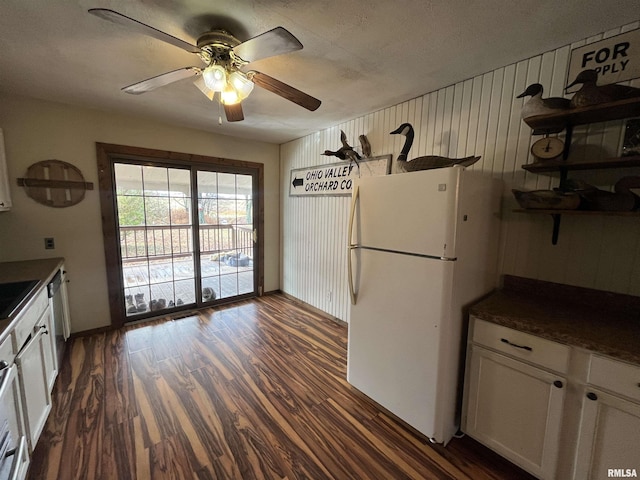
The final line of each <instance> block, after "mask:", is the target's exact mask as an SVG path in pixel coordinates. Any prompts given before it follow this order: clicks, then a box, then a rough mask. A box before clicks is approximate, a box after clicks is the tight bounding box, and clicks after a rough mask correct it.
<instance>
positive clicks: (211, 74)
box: [202, 65, 227, 92]
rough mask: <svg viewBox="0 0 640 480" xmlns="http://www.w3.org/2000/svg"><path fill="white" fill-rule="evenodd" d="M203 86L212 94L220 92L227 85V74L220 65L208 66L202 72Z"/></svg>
mask: <svg viewBox="0 0 640 480" xmlns="http://www.w3.org/2000/svg"><path fill="white" fill-rule="evenodd" d="M202 78H203V79H204V84H205V85H206V86H207V87H209V89H211V90H213V91H214V92H222V91H223V90H224V88H225V86H226V84H227V72H226V71H225V69H224V67H222V66H220V65H209V66H208V67H207V68H205V69H204V71H203V72H202Z"/></svg>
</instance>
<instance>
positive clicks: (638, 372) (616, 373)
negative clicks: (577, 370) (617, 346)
mask: <svg viewBox="0 0 640 480" xmlns="http://www.w3.org/2000/svg"><path fill="white" fill-rule="evenodd" d="M589 383H590V384H591V385H595V386H598V387H602V388H606V389H607V390H610V391H612V392H615V393H619V394H620V395H624V396H626V397H629V398H633V399H634V400H637V401H640V366H636V365H631V364H629V363H624V362H619V361H616V360H611V359H609V358H604V357H599V356H596V355H592V356H591V365H590V367H589Z"/></svg>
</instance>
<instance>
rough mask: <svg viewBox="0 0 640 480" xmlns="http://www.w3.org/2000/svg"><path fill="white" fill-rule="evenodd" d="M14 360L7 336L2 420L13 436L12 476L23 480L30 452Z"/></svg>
mask: <svg viewBox="0 0 640 480" xmlns="http://www.w3.org/2000/svg"><path fill="white" fill-rule="evenodd" d="M14 360H15V354H14V351H13V346H12V343H11V338H6V339H5V340H4V341H3V342H2V343H0V422H1V423H4V422H6V425H7V427H8V431H9V432H10V434H11V438H12V443H11V444H10V445H9V449H10V451H13V452H14V453H13V455H9V454H7V455H6V457H7V459H8V458H10V457H12V458H13V461H12V469H13V472H14V473H15V475H14V476H13V477H12V478H15V479H18V480H22V479H24V478H25V477H26V475H27V470H28V468H29V453H28V451H27V450H26V448H25V447H26V429H25V425H24V416H23V412H22V401H21V391H20V383H19V380H18V375H17V370H18V368H17V367H16V365H15V364H14Z"/></svg>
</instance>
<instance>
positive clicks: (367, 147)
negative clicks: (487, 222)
mask: <svg viewBox="0 0 640 480" xmlns="http://www.w3.org/2000/svg"><path fill="white" fill-rule="evenodd" d="M360 146H361V147H362V155H364V156H365V157H370V156H371V144H370V143H369V139H368V138H367V136H366V135H360Z"/></svg>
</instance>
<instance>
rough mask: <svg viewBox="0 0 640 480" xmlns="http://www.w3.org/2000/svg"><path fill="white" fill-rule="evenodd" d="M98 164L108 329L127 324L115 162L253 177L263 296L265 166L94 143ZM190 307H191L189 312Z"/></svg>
mask: <svg viewBox="0 0 640 480" xmlns="http://www.w3.org/2000/svg"><path fill="white" fill-rule="evenodd" d="M96 154H97V163H98V185H99V190H100V210H101V215H102V232H103V237H104V252H105V263H106V269H107V282H108V295H109V309H110V313H111V325H112V326H114V327H120V326H122V325H124V324H125V323H126V321H127V316H126V312H125V308H124V307H125V305H124V299H123V298H122V292H123V291H124V285H123V283H122V276H121V275H120V265H121V260H122V259H121V258H120V242H119V236H118V228H117V224H116V203H115V195H114V172H113V163H114V162H115V161H116V160H137V161H141V162H145V161H146V162H149V161H152V162H154V163H157V164H166V165H167V166H170V165H173V166H189V167H196V168H203V169H207V168H211V166H215V167H216V168H218V169H220V170H221V171H228V172H229V173H231V172H233V173H251V174H256V177H257V182H258V188H257V190H256V192H255V193H256V195H255V199H254V203H255V210H256V215H255V218H256V221H257V225H256V226H255V228H257V232H258V238H257V241H258V248H257V250H258V261H257V262H256V263H255V264H254V268H255V269H256V281H257V284H256V287H257V288H256V290H257V292H258V295H262V294H263V293H264V164H262V163H257V162H249V161H246V160H235V159H229V158H221V157H209V156H206V155H196V154H192V153H182V152H171V151H167V150H156V149H152V148H142V147H131V146H127V145H117V144H109V143H100V142H96ZM192 308H193V307H191V309H192Z"/></svg>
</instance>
